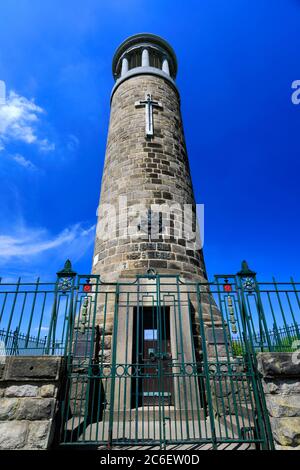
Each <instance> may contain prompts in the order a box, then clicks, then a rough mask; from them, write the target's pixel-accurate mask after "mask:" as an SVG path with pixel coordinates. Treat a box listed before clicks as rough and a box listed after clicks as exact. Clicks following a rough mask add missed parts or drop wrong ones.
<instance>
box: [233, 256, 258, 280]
mask: <svg viewBox="0 0 300 470" xmlns="http://www.w3.org/2000/svg"><path fill="white" fill-rule="evenodd" d="M237 275H238V276H240V277H254V276H256V272H255V271H252V270H251V269H250V268H249V266H248V263H247V261H245V260H244V261H242V269H241V271H239V272H238V273H237Z"/></svg>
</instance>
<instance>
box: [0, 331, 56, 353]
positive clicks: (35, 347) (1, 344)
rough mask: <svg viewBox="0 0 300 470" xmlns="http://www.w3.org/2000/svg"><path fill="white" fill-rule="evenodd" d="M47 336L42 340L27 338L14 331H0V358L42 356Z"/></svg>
mask: <svg viewBox="0 0 300 470" xmlns="http://www.w3.org/2000/svg"><path fill="white" fill-rule="evenodd" d="M46 344H47V336H45V337H44V339H38V338H37V337H33V336H29V337H28V336H27V335H24V334H22V333H19V331H18V329H16V330H15V331H6V330H0V356H25V355H26V356H43V355H44V354H45V349H46Z"/></svg>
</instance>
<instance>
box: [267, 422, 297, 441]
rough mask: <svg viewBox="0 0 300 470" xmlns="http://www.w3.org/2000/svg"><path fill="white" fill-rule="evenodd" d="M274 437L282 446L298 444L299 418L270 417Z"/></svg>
mask: <svg viewBox="0 0 300 470" xmlns="http://www.w3.org/2000/svg"><path fill="white" fill-rule="evenodd" d="M271 426H272V430H273V435H274V439H275V440H276V442H277V443H278V444H280V445H282V446H290V447H297V446H300V418H271Z"/></svg>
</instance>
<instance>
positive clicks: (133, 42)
mask: <svg viewBox="0 0 300 470" xmlns="http://www.w3.org/2000/svg"><path fill="white" fill-rule="evenodd" d="M141 67H143V68H145V67H148V68H151V71H152V72H153V69H156V70H157V71H162V72H163V73H165V74H166V75H169V76H170V77H171V78H172V79H173V80H174V79H175V78H176V75H177V58H176V54H175V52H174V50H173V48H172V47H171V46H170V44H169V43H168V42H167V41H166V40H165V39H163V38H161V37H160V36H157V35H155V34H151V33H139V34H135V35H133V36H130V37H129V38H127V39H125V41H123V42H122V44H121V45H120V46H119V47H118V49H117V50H116V52H115V54H114V57H113V63H112V71H113V76H114V78H115V79H116V80H118V79H119V78H120V77H124V76H125V75H126V74H127V73H128V72H130V71H132V70H133V69H137V68H141ZM141 72H142V70H141Z"/></svg>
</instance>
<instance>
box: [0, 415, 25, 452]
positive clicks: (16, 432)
mask: <svg viewBox="0 0 300 470" xmlns="http://www.w3.org/2000/svg"><path fill="white" fill-rule="evenodd" d="M27 433H28V424H27V422H26V421H22V422H4V423H0V449H1V450H17V449H22V448H24V446H25V444H26V439H27Z"/></svg>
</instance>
